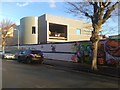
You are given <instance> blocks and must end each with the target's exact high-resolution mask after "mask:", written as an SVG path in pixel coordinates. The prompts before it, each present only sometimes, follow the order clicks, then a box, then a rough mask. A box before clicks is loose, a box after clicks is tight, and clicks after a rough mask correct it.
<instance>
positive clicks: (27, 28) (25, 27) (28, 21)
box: [20, 16, 38, 44]
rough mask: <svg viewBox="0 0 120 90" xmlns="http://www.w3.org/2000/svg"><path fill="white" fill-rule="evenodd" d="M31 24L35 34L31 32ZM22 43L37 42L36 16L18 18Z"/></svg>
mask: <svg viewBox="0 0 120 90" xmlns="http://www.w3.org/2000/svg"><path fill="white" fill-rule="evenodd" d="M32 26H35V27H36V34H32ZM20 28H21V32H22V35H23V44H38V17H33V16H31V17H24V18H22V19H21V20H20Z"/></svg>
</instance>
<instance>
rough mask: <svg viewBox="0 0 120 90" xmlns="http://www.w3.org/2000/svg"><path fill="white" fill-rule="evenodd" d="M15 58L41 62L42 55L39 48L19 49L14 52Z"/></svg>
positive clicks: (26, 61) (21, 60)
mask: <svg viewBox="0 0 120 90" xmlns="http://www.w3.org/2000/svg"><path fill="white" fill-rule="evenodd" d="M16 58H17V61H18V62H24V63H33V62H38V63H42V61H43V58H44V57H43V53H42V52H41V51H40V50H21V51H19V52H18V53H17V54H16Z"/></svg>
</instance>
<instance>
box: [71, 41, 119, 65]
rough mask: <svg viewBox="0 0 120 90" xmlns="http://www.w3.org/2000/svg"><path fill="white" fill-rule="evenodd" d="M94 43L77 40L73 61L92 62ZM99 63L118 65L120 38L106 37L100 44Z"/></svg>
mask: <svg viewBox="0 0 120 90" xmlns="http://www.w3.org/2000/svg"><path fill="white" fill-rule="evenodd" d="M91 46H92V44H91V43H90V42H76V43H74V44H73V47H74V51H76V52H75V55H73V56H72V58H71V59H72V61H73V62H77V63H87V64H91V62H92V55H93V54H92V53H93V52H92V48H91ZM97 60H98V64H100V65H105V64H107V65H116V64H119V63H120V39H119V40H118V39H106V40H102V41H100V42H99V44H98V56H97Z"/></svg>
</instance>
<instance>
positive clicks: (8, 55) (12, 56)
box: [2, 52, 15, 59]
mask: <svg viewBox="0 0 120 90" xmlns="http://www.w3.org/2000/svg"><path fill="white" fill-rule="evenodd" d="M2 58H3V59H15V54H13V53H12V52H5V53H4V54H3V55H2Z"/></svg>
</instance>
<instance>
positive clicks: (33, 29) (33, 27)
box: [32, 26, 36, 34]
mask: <svg viewBox="0 0 120 90" xmlns="http://www.w3.org/2000/svg"><path fill="white" fill-rule="evenodd" d="M32 34H36V27H35V26H32Z"/></svg>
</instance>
